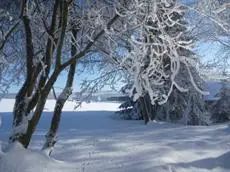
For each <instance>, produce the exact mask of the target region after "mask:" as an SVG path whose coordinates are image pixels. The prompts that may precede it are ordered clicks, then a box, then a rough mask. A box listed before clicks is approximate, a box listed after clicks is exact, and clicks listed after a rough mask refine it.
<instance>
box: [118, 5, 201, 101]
mask: <svg viewBox="0 0 230 172" xmlns="http://www.w3.org/2000/svg"><path fill="white" fill-rule="evenodd" d="M135 8H137V9H136V10H135V12H136V13H135V12H134V13H133V16H134V19H132V21H133V22H135V23H138V24H137V25H140V27H138V28H137V29H136V30H135V32H133V34H132V35H131V38H130V40H129V44H130V47H131V49H130V51H128V52H127V53H126V54H125V56H124V58H123V59H122V65H123V66H124V68H126V69H127V70H128V72H129V73H130V75H131V76H132V79H133V86H132V87H131V89H130V90H129V95H130V96H132V95H133V98H134V101H136V100H137V99H138V98H139V97H143V96H144V95H145V94H148V95H149V97H150V99H151V102H152V104H155V103H156V102H157V103H158V104H160V105H161V104H164V103H166V102H167V100H168V98H169V96H170V94H171V93H172V91H173V89H174V88H176V89H178V90H179V91H181V92H186V91H188V87H186V86H185V85H183V84H180V83H179V82H178V81H177V76H178V74H179V73H180V66H182V65H184V67H185V68H186V69H187V71H188V76H189V77H188V78H189V80H190V82H191V83H192V85H193V86H194V88H195V89H196V90H198V91H200V92H202V91H201V90H200V89H199V88H198V87H197V85H196V83H195V81H194V78H193V76H192V72H191V69H190V68H191V67H192V66H194V65H195V64H196V58H195V56H193V57H191V56H188V55H187V53H188V52H189V51H191V46H192V41H191V39H189V38H188V37H187V36H186V32H187V25H186V22H185V21H184V19H183V15H184V12H185V9H184V8H183V6H181V5H180V3H179V2H178V1H154V2H152V1H145V2H142V3H141V5H140V4H138V5H137V6H135ZM143 11H145V13H144V12H143ZM186 80H188V79H187V78H186Z"/></svg>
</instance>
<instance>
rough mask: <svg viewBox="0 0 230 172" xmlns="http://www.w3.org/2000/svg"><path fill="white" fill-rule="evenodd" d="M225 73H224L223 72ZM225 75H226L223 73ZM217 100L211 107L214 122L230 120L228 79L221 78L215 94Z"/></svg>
mask: <svg viewBox="0 0 230 172" xmlns="http://www.w3.org/2000/svg"><path fill="white" fill-rule="evenodd" d="M224 75H225V74H224ZM225 76H226V75H225ZM216 97H217V98H218V100H217V101H216V102H214V104H213V105H212V107H211V111H212V112H211V113H212V120H213V122H214V123H222V122H226V121H229V120H230V87H229V81H228V79H227V78H226V79H222V81H221V88H220V91H219V93H218V94H217V95H216Z"/></svg>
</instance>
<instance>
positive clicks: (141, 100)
mask: <svg viewBox="0 0 230 172" xmlns="http://www.w3.org/2000/svg"><path fill="white" fill-rule="evenodd" d="M138 103H139V106H140V107H141V114H142V116H143V119H144V121H145V124H147V123H148V122H149V116H148V112H147V109H146V106H145V100H144V97H140V98H139V99H138Z"/></svg>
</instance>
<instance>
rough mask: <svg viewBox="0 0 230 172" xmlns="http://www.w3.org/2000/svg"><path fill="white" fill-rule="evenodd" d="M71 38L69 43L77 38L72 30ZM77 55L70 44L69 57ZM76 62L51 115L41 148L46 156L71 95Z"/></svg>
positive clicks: (74, 48) (50, 149)
mask: <svg viewBox="0 0 230 172" xmlns="http://www.w3.org/2000/svg"><path fill="white" fill-rule="evenodd" d="M72 34H73V38H72V41H71V42H74V40H75V39H76V36H77V30H72ZM76 53H77V49H76V46H75V45H74V44H72V46H71V55H72V56H74V55H75V54H76ZM76 64H77V63H76V62H74V63H73V64H71V65H70V69H69V73H68V78H67V81H66V85H65V88H64V89H63V91H62V93H61V94H60V95H59V96H58V98H57V101H56V105H55V109H54V113H53V118H52V121H51V125H50V129H49V131H48V133H47V134H46V141H45V144H44V146H43V148H42V149H43V150H45V151H46V152H47V154H48V155H50V154H51V152H52V148H53V147H54V145H55V143H56V140H55V138H56V135H57V130H58V128H59V124H60V120H61V114H62V109H63V106H64V105H65V103H66V101H67V100H68V98H69V96H70V95H71V94H72V85H73V81H74V75H75V69H76Z"/></svg>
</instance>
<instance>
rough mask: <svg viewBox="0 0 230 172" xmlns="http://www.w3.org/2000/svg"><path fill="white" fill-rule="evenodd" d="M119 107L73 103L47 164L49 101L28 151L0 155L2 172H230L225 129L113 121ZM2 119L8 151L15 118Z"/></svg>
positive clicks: (0, 135) (0, 137)
mask: <svg viewBox="0 0 230 172" xmlns="http://www.w3.org/2000/svg"><path fill="white" fill-rule="evenodd" d="M10 101H11V103H12V104H13V101H12V100H7V101H6V100H5V101H2V102H0V110H1V112H3V111H4V108H3V107H6V109H7V106H6V105H4V102H7V103H8V104H10ZM118 106H119V104H118V103H92V104H86V103H85V104H83V105H82V107H81V109H79V110H77V111H76V112H73V111H72V102H68V103H67V106H66V107H65V111H66V112H64V113H63V115H62V121H61V126H60V130H59V135H58V142H57V144H56V147H55V149H54V152H53V154H52V157H51V158H49V157H47V156H46V155H45V154H44V153H42V152H41V151H39V150H40V148H41V146H42V144H43V141H44V135H45V134H46V131H47V128H48V127H49V122H50V119H51V117H52V112H51V111H52V108H51V107H52V101H51V100H48V102H47V106H46V107H47V112H44V114H43V117H42V119H41V123H40V124H39V126H38V129H37V131H36V133H35V136H34V137H33V140H32V143H31V146H30V149H29V150H24V149H23V148H21V146H20V145H18V144H15V145H14V146H13V147H12V148H11V149H9V151H8V152H6V153H5V152H4V153H0V172H22V171H23V172H24V171H25V172H48V171H49V172H50V171H51V172H110V171H111V172H142V171H144V172H229V171H230V164H229V159H230V153H229V151H230V135H229V133H230V128H229V126H228V125H227V124H223V125H215V126H183V125H178V124H168V123H163V122H152V123H149V124H148V125H147V126H145V125H144V124H143V121H124V120H119V119H118V118H115V116H116V115H115V114H114V111H115V110H116V108H117V107H118ZM70 107H71V108H70ZM83 109H84V110H83ZM103 109H105V110H103ZM9 111H10V109H9ZM11 111H12V110H11ZM71 111H72V112H71ZM1 116H2V118H3V124H2V126H1V127H0V143H3V145H4V144H5V143H6V141H7V137H8V134H9V132H10V124H11V113H10V112H4V113H1ZM1 154H2V155H1Z"/></svg>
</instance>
